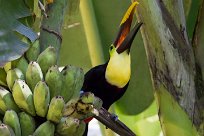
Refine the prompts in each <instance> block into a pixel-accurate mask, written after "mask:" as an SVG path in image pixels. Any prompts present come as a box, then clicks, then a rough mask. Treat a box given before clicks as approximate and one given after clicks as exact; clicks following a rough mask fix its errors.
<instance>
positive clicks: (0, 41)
mask: <svg viewBox="0 0 204 136" xmlns="http://www.w3.org/2000/svg"><path fill="white" fill-rule="evenodd" d="M27 6H28V5H27V4H25V3H24V1H23V0H18V1H16V0H0V66H3V65H4V64H5V63H6V62H8V61H12V60H15V59H17V58H19V57H20V56H22V54H23V53H24V52H25V51H26V50H27V49H28V47H29V46H28V45H27V44H25V43H23V42H22V41H21V40H20V39H19V37H18V36H17V34H20V36H21V35H23V36H26V37H28V38H29V39H30V41H31V42H33V41H35V40H36V38H37V35H36V34H35V33H34V32H33V31H32V29H31V28H29V27H27V26H25V25H23V24H22V23H21V22H19V21H18V19H20V18H24V17H29V16H31V12H30V10H29V9H28V7H27Z"/></svg>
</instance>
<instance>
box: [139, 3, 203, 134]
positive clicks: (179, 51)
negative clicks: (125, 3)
mask: <svg viewBox="0 0 204 136" xmlns="http://www.w3.org/2000/svg"><path fill="white" fill-rule="evenodd" d="M139 2H140V6H138V10H137V17H138V20H140V21H142V22H143V23H144V25H143V29H142V37H143V40H144V45H145V49H146V53H147V56H148V61H149V66H150V71H151V74H152V81H153V86H154V91H155V95H156V99H157V101H158V106H159V115H160V116H159V117H163V116H166V115H165V113H167V112H166V111H165V110H168V109H164V108H165V107H162V106H165V104H163V103H161V102H163V101H161V100H162V99H164V98H163V95H161V94H163V93H167V94H168V93H169V94H171V97H172V98H173V99H171V100H172V101H174V100H176V101H177V103H178V104H179V105H180V106H181V107H182V109H183V111H185V113H186V114H187V115H188V117H187V118H186V119H185V121H186V123H183V122H182V123H180V124H179V123H177V124H176V125H178V127H179V128H182V127H184V126H185V125H186V124H187V123H188V127H189V128H190V127H191V125H192V124H191V123H189V121H188V118H190V120H191V121H192V122H194V125H195V126H196V127H199V124H200V123H201V118H200V116H199V111H198V107H197V105H196V103H195V101H196V98H197V94H196V86H195V62H194V54H193V49H192V46H191V45H190V43H189V41H188V38H187V34H186V22H185V14H184V11H183V8H182V7H183V5H182V2H181V1H177V2H175V1H173V0H171V1H167V0H163V1H161V0H155V1H151V0H148V1H145V2H144V1H142V0H141V1H139ZM178 7H180V8H178ZM171 108H172V109H174V106H172V107H169V110H172V109H171ZM163 111H164V112H163ZM181 115H183V113H182V114H181ZM171 118H173V119H175V120H176V119H177V113H176V112H175V113H172V116H171ZM173 119H171V120H170V121H173ZM160 120H161V118H160ZM163 128H164V127H163ZM167 129H168V128H167V127H166V128H165V131H166V130H167ZM166 132H167V131H166Z"/></svg>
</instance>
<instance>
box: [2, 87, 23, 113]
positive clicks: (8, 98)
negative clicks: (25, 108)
mask: <svg viewBox="0 0 204 136" xmlns="http://www.w3.org/2000/svg"><path fill="white" fill-rule="evenodd" d="M0 99H1V100H3V101H4V104H5V106H6V108H7V109H12V110H14V111H16V112H19V111H20V109H19V108H18V106H17V105H16V103H15V102H14V99H13V96H12V94H11V93H10V92H9V91H8V90H6V89H5V88H3V87H1V86H0Z"/></svg>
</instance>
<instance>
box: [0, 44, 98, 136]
mask: <svg viewBox="0 0 204 136" xmlns="http://www.w3.org/2000/svg"><path fill="white" fill-rule="evenodd" d="M83 81H84V73H83V70H82V69H81V68H78V67H75V66H72V65H67V66H65V67H64V69H63V70H62V71H60V70H59V67H58V66H57V55H56V50H55V48H54V47H48V48H47V49H45V50H44V51H43V52H42V53H40V50H39V41H38V40H37V41H35V42H34V43H33V44H32V45H31V47H30V49H29V50H28V51H27V52H26V53H25V54H24V56H22V57H21V58H19V59H17V60H15V61H12V62H8V63H7V64H6V65H5V66H4V68H0V136H29V135H33V136H45V135H46V136H54V135H58V136H66V135H70V136H81V135H82V134H83V132H84V130H85V123H84V119H86V118H88V117H91V116H94V115H95V114H98V113H97V109H98V108H100V107H101V106H102V102H101V100H100V99H99V98H97V97H95V96H94V95H93V94H92V93H82V94H80V89H81V87H82V85H83Z"/></svg>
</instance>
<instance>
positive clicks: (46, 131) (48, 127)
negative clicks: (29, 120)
mask: <svg viewBox="0 0 204 136" xmlns="http://www.w3.org/2000/svg"><path fill="white" fill-rule="evenodd" d="M54 131H55V125H54V124H53V123H52V122H50V121H46V122H44V123H43V124H41V125H40V126H39V127H38V128H37V129H36V130H35V132H34V133H33V135H32V136H54Z"/></svg>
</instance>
